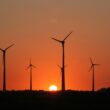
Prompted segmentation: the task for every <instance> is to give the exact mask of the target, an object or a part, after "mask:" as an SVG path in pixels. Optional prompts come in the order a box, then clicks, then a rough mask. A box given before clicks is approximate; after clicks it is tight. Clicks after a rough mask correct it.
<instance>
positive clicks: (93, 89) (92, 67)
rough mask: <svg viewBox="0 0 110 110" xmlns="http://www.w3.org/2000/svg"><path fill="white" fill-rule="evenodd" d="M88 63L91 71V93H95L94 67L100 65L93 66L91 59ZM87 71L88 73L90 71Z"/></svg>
mask: <svg viewBox="0 0 110 110" xmlns="http://www.w3.org/2000/svg"><path fill="white" fill-rule="evenodd" d="M90 62H91V67H90V70H91V69H92V92H94V91H95V83H94V67H95V66H99V65H100V64H95V63H93V61H92V59H91V58H90ZM90 70H89V71H90Z"/></svg>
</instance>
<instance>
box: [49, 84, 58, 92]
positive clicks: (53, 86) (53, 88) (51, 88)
mask: <svg viewBox="0 0 110 110" xmlns="http://www.w3.org/2000/svg"><path fill="white" fill-rule="evenodd" d="M57 90H58V88H57V86H56V85H51V86H50V87H49V91H57Z"/></svg>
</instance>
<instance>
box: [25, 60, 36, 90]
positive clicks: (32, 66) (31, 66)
mask: <svg viewBox="0 0 110 110" xmlns="http://www.w3.org/2000/svg"><path fill="white" fill-rule="evenodd" d="M32 68H36V67H35V66H34V65H33V64H32V63H31V59H30V64H29V66H28V67H27V69H30V91H32Z"/></svg>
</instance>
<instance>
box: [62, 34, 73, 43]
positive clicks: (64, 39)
mask: <svg viewBox="0 0 110 110" xmlns="http://www.w3.org/2000/svg"><path fill="white" fill-rule="evenodd" d="M70 34H72V32H70V33H69V34H68V35H67V36H66V37H65V38H64V40H63V41H65V40H66V39H67V38H68V37H69V36H70Z"/></svg>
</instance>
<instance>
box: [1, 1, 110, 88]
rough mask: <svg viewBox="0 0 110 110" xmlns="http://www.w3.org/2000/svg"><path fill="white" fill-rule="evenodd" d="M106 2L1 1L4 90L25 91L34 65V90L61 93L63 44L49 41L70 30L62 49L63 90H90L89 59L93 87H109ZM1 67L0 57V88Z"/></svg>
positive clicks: (109, 25)
mask: <svg viewBox="0 0 110 110" xmlns="http://www.w3.org/2000/svg"><path fill="white" fill-rule="evenodd" d="M109 12H110V1H108V0H89V1H88V0H83V1H82V0H60V1H59V0H39V1H37V0H2V1H0V16H1V17H0V47H1V48H5V47H7V46H9V45H10V44H12V43H14V44H15V45H14V46H13V47H12V48H10V50H8V51H7V89H8V90H12V89H15V90H18V89H20V90H24V89H29V71H26V70H25V68H26V67H27V66H28V64H29V59H30V56H31V58H32V63H33V64H34V65H35V66H36V67H37V69H33V89H35V90H48V88H49V86H50V85H51V84H54V85H57V86H58V88H59V89H60V88H61V87H60V85H61V84H60V81H61V80H60V79H61V74H60V69H59V68H58V67H57V64H59V65H61V46H60V45H59V44H58V43H56V42H54V41H53V40H51V37H55V38H57V39H63V38H64V37H65V36H66V35H67V34H68V33H69V32H70V31H71V30H73V31H74V32H73V33H72V34H71V35H70V37H69V38H68V39H67V42H66V44H65V46H66V48H65V51H66V53H65V54H66V59H65V60H66V65H67V67H66V89H72V90H91V76H92V74H91V72H88V70H89V67H90V61H89V56H91V57H92V58H93V61H94V62H95V63H100V64H101V66H99V67H96V68H95V88H96V90H97V89H100V88H102V87H109V86H110V67H109V66H110V50H109V47H110V31H109V29H110V13H109ZM2 81H3V65H2V52H1V54H0V89H2Z"/></svg>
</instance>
